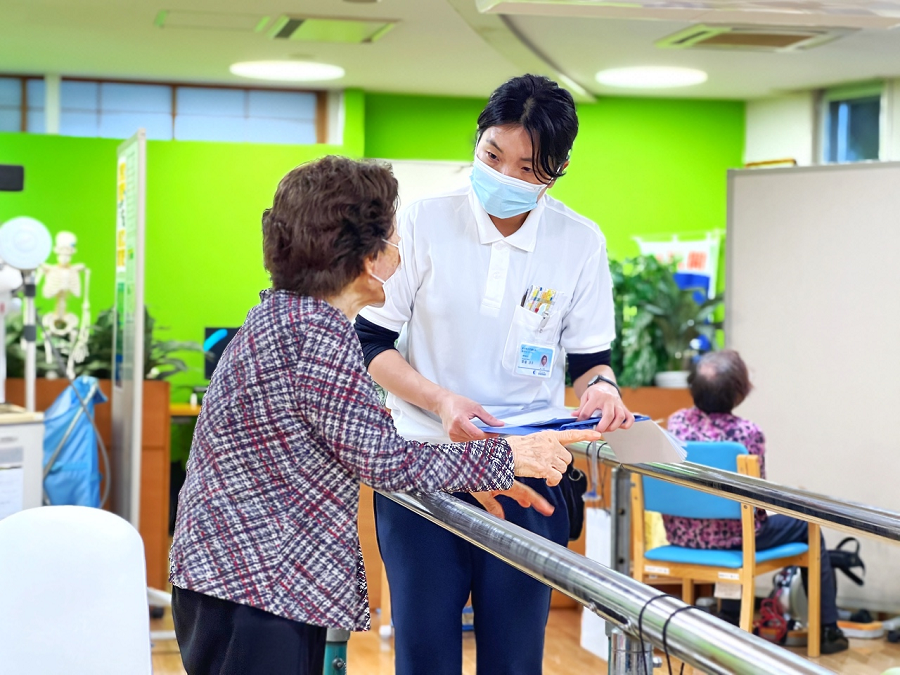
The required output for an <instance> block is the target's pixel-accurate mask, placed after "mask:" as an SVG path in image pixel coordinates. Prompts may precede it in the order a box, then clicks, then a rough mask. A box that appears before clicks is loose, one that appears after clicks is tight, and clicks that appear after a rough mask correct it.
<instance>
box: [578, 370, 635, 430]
mask: <svg viewBox="0 0 900 675" xmlns="http://www.w3.org/2000/svg"><path fill="white" fill-rule="evenodd" d="M598 410H599V411H600V421H599V422H598V423H597V426H596V427H595V429H596V430H597V431H600V432H603V431H615V430H616V429H619V428H621V429H628V428H629V427H630V426H631V425H632V424H634V415H633V414H632V413H631V412H630V411H629V410H628V408H626V407H625V404H624V403H623V402H622V399H621V398H620V397H619V392H617V391H616V389H615V387H613V386H611V385H608V384H606V383H602V382H601V383H599V384H595V385H594V386H593V387H588V388H587V389H585V390H584V393H583V394H582V395H581V406H580V407H579V408H578V410H577V411H576V412H575V416H576V417H577V418H578V419H579V420H586V419H588V418H590V417H592V416H593V415H594V413H595V412H597V411H598Z"/></svg>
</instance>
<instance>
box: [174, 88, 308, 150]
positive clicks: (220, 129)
mask: <svg viewBox="0 0 900 675" xmlns="http://www.w3.org/2000/svg"><path fill="white" fill-rule="evenodd" d="M316 107H317V96H316V94H312V93H306V92H293V91H268V90H263V89H224V88H217V87H178V88H177V91H176V110H177V112H176V114H175V138H176V139H179V140H185V141H188V140H190V141H220V140H227V141H246V142H248V143H295V144H311V143H315V142H316Z"/></svg>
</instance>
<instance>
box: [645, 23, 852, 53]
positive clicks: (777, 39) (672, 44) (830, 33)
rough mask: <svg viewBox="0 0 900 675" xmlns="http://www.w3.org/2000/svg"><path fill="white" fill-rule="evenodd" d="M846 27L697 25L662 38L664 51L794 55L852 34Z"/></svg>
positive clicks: (660, 45)
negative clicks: (782, 53)
mask: <svg viewBox="0 0 900 675" xmlns="http://www.w3.org/2000/svg"><path fill="white" fill-rule="evenodd" d="M852 32H853V31H852V30H851V29H847V28H788V27H777V28H776V27H770V26H715V25H698V26H691V27H690V28H688V29H686V30H683V31H680V32H678V33H675V35H670V36H669V37H666V38H663V39H662V40H660V41H659V42H657V43H656V46H657V47H661V48H663V49H739V50H749V51H762V52H791V51H796V50H801V49H810V48H812V47H818V46H819V45H823V44H825V43H826V42H831V41H832V40H836V39H837V38H839V37H843V36H844V35H847V34H849V33H852Z"/></svg>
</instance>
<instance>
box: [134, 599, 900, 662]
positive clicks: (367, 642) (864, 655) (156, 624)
mask: <svg viewBox="0 0 900 675" xmlns="http://www.w3.org/2000/svg"><path fill="white" fill-rule="evenodd" d="M151 623H152V627H153V628H154V629H155V630H162V629H166V630H168V629H170V628H171V626H172V620H171V617H170V616H169V615H168V614H167V615H166V617H165V618H163V619H162V620H160V621H152V622H151ZM376 628H377V627H376ZM580 632H581V611H580V610H571V609H555V610H553V611H551V612H550V622H549V624H548V625H547V648H546V650H545V653H544V675H572V674H573V673H577V674H579V675H588V673H606V662H605V661H602V660H601V659H598V658H597V657H595V656H593V655H592V654H590V653H589V652H586V651H585V650H583V649H582V648H581V646H580V645H579V634H580ZM391 644H392V643H391V641H390V640H382V639H381V638H379V637H378V633H377V630H373V631H370V632H368V633H354V634H353V637H352V638H351V639H350V645H349V648H348V668H347V672H348V674H349V675H394V653H393V650H392V648H391ZM850 645H851V646H850V650H849V651H847V652H844V653H843V654H836V655H834V656H823V657H822V658H820V659H816V662H817V663H818V664H819V665H821V666H823V667H825V668H828V669H829V670H832V671H834V672H835V673H841V675H881V673H883V672H884V671H885V670H887V669H888V668H890V667H891V666H900V645H893V644H890V643H888V642H887V640H884V639H881V640H851V641H850ZM796 651H797V652H798V653H800V654H802V650H796ZM673 665H674V664H673ZM656 672H657V673H667V672H668V670H667V669H666V668H665V667H663V669H662V670H657V671H656ZM676 672H677V671H676ZM684 672H685V674H688V673H692V669H691V668H690V667H688V668H685V669H684ZM463 673H464V675H475V639H474V637H473V636H472V634H471V633H466V634H465V635H464V637H463ZM153 674H154V675H184V669H183V668H182V666H181V658H180V657H179V655H178V645H177V644H176V643H175V642H161V643H159V644H156V645H154V646H153ZM273 675H278V674H274V673H273ZM482 675H483V674H482Z"/></svg>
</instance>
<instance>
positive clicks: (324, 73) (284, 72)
mask: <svg viewBox="0 0 900 675" xmlns="http://www.w3.org/2000/svg"><path fill="white" fill-rule="evenodd" d="M230 70H231V72H232V73H233V74H234V75H238V76H240V77H247V78H250V79H254V80H270V81H274V82H326V81H328V80H338V79H340V78H342V77H344V69H343V68H341V67H340V66H334V65H331V64H328V63H316V62H314V61H242V62H240V63H235V64H232V66H231V68H230Z"/></svg>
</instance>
